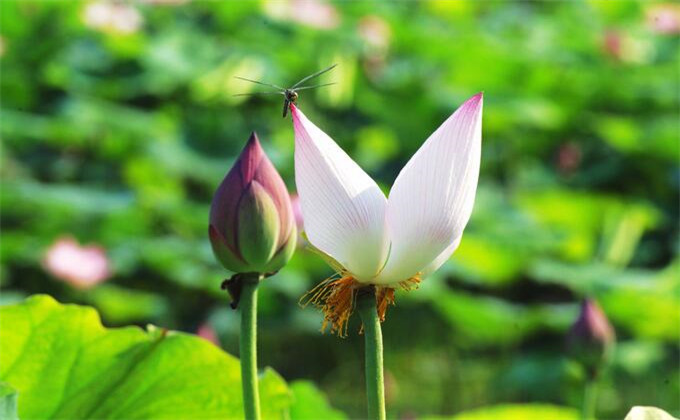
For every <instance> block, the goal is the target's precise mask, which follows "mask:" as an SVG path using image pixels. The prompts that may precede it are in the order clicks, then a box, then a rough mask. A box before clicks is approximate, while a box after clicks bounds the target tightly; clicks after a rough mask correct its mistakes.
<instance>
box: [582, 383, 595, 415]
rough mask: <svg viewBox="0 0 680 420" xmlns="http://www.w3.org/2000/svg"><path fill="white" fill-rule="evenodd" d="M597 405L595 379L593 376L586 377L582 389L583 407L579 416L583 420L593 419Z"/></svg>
mask: <svg viewBox="0 0 680 420" xmlns="http://www.w3.org/2000/svg"><path fill="white" fill-rule="evenodd" d="M596 407H597V381H596V380H595V379H594V378H588V379H586V383H585V386H584V389H583V408H582V410H581V418H582V419H583V420H595V410H596Z"/></svg>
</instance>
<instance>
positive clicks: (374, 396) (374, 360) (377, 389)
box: [357, 286, 386, 420]
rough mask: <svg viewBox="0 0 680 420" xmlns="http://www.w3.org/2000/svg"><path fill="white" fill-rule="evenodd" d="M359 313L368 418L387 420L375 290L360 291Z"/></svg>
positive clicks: (381, 347) (358, 298) (371, 288)
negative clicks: (362, 334)
mask: <svg viewBox="0 0 680 420" xmlns="http://www.w3.org/2000/svg"><path fill="white" fill-rule="evenodd" d="M357 311H358V312H359V316H361V321H362V322H363V324H364V337H365V341H366V344H365V347H366V348H365V354H366V399H367V400H368V418H369V419H371V420H385V418H386V415H385V381H384V378H383V343H382V331H381V329H380V319H379V317H378V311H377V309H376V299H375V288H374V287H373V286H371V287H366V288H363V289H360V290H359V292H358V294H357Z"/></svg>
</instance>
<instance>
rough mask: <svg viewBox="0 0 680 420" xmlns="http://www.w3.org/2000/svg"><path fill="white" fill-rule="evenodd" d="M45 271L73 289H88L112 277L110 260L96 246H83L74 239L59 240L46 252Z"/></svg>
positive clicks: (102, 250)
mask: <svg viewBox="0 0 680 420" xmlns="http://www.w3.org/2000/svg"><path fill="white" fill-rule="evenodd" d="M43 266H44V267H45V270H46V271H47V272H48V273H50V274H51V275H53V276H54V277H56V278H58V279H60V280H63V281H64V282H66V283H68V284H70V285H71V286H73V287H76V288H79V289H87V288H90V287H93V286H95V285H97V284H99V283H101V282H103V281H104V280H106V279H108V278H109V277H110V276H111V269H110V263H109V259H108V258H107V257H106V253H105V252H104V249H102V248H101V247H99V246H96V245H88V246H81V245H80V244H79V243H78V242H77V241H75V240H74V239H73V238H69V237H66V238H60V239H57V241H56V242H55V243H53V244H52V245H51V246H50V247H49V248H48V249H47V251H46V253H45V257H44V260H43Z"/></svg>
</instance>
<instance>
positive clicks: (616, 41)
mask: <svg viewBox="0 0 680 420" xmlns="http://www.w3.org/2000/svg"><path fill="white" fill-rule="evenodd" d="M603 48H604V50H605V52H606V53H607V54H609V55H610V56H612V57H614V58H616V59H619V58H621V34H620V33H619V32H618V31H614V30H609V31H607V32H605V34H604V41H603Z"/></svg>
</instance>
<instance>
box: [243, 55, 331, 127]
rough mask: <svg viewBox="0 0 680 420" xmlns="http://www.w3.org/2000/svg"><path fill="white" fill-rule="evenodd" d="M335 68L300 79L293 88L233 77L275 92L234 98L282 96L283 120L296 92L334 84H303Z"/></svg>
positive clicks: (293, 101)
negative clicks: (272, 89)
mask: <svg viewBox="0 0 680 420" xmlns="http://www.w3.org/2000/svg"><path fill="white" fill-rule="evenodd" d="M335 66H337V64H333V65H332V66H330V67H326V68H325V69H323V70H319V71H317V72H316V73H312V74H310V75H309V76H306V77H303V78H302V79H300V81H299V82H297V83H296V84H294V85H293V86H291V87H289V88H283V87H281V86H278V85H275V84H273V83H266V82H260V81H258V80H251V79H246V78H245V77H240V76H234V77H236V78H237V79H240V80H245V81H246V82H250V83H255V84H258V85H262V86H267V87H270V88H274V89H276V91H274V92H271V91H270V92H252V93H238V94H236V95H234V96H256V95H283V118H286V115H288V108H289V107H290V104H294V103H296V102H297V100H298V92H299V91H301V90H307V89H314V88H318V87H322V86H330V85H334V84H335V82H331V83H321V84H318V85H310V86H303V84H304V83H305V82H308V81H310V80H312V79H314V78H315V77H319V76H321V75H322V74H324V73H326V72H327V71H331V70H333V69H334V68H335Z"/></svg>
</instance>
